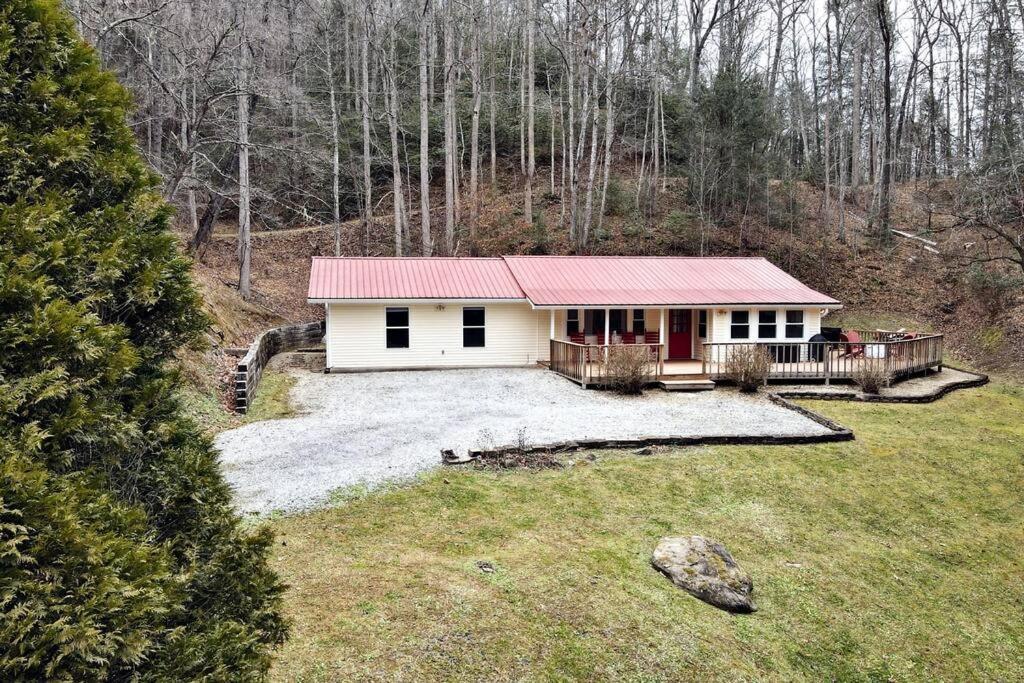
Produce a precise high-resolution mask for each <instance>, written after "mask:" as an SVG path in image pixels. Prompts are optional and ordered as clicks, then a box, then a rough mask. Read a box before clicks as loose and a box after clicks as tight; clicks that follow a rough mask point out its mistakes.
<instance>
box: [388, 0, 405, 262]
mask: <svg viewBox="0 0 1024 683" xmlns="http://www.w3.org/2000/svg"><path fill="white" fill-rule="evenodd" d="M397 23H398V16H397V14H396V12H395V3H394V0H391V12H390V16H389V17H388V65H387V68H386V69H385V70H384V73H385V75H386V78H387V81H388V98H387V99H388V136H389V137H390V138H391V194H392V197H391V204H392V210H393V214H394V222H395V256H401V255H402V253H403V252H404V244H403V242H404V240H405V234H406V229H405V191H404V190H403V189H402V164H401V161H400V159H399V155H398V60H397V59H396V55H395V32H396V24H397Z"/></svg>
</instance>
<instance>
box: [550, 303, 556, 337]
mask: <svg viewBox="0 0 1024 683" xmlns="http://www.w3.org/2000/svg"><path fill="white" fill-rule="evenodd" d="M551 338H552V339H554V338H555V309H553V308H552V309H551Z"/></svg>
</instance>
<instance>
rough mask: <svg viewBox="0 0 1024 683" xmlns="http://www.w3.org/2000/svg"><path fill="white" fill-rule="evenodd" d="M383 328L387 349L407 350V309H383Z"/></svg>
mask: <svg viewBox="0 0 1024 683" xmlns="http://www.w3.org/2000/svg"><path fill="white" fill-rule="evenodd" d="M384 327H385V330H386V331H385V334H386V337H387V347H388V348H389V349H407V348H409V309H408V308H386V309H384Z"/></svg>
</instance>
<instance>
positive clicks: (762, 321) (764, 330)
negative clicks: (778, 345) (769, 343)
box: [757, 311, 778, 339]
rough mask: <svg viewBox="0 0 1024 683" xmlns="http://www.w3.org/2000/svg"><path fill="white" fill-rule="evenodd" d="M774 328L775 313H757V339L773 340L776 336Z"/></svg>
mask: <svg viewBox="0 0 1024 683" xmlns="http://www.w3.org/2000/svg"><path fill="white" fill-rule="evenodd" d="M777 334H778V333H777V331H776V327H775V311H758V312H757V337H758V339H775V337H776V335H777Z"/></svg>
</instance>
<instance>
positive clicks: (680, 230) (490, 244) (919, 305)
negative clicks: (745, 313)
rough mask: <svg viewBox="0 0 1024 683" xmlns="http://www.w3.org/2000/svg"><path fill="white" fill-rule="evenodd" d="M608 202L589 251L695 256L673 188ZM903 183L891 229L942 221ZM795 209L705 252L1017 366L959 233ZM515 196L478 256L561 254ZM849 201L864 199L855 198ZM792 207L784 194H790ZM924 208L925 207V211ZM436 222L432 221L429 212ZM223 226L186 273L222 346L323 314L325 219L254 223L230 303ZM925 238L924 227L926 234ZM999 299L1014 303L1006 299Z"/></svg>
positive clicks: (814, 203) (381, 238)
mask: <svg viewBox="0 0 1024 683" xmlns="http://www.w3.org/2000/svg"><path fill="white" fill-rule="evenodd" d="M615 189H616V191H615V192H613V193H612V197H613V199H615V201H614V202H611V203H610V204H611V205H610V211H609V214H610V215H608V216H607V217H606V219H605V224H604V227H603V229H602V232H601V233H600V234H599V235H598V236H597V237H596V240H595V249H594V250H593V251H594V253H599V254H665V255H697V254H700V253H701V252H700V244H701V237H702V236H701V234H700V228H699V225H700V221H699V220H698V218H697V217H696V216H695V215H693V214H692V213H690V212H689V210H688V207H687V206H686V205H685V204H684V202H683V201H682V198H681V194H682V193H681V192H680V191H679V190H678V188H675V187H673V186H672V185H670V186H669V189H668V191H666V192H665V193H663V194H662V196H661V204H660V207H659V212H658V214H657V216H656V217H655V218H654V219H653V220H652V221H651V223H650V227H645V226H644V222H643V221H642V219H641V217H640V216H639V215H637V213H636V212H635V211H634V210H633V207H632V206H631V200H632V197H631V194H632V192H633V189H632V187H631V186H630V185H629V184H628V183H622V184H621V185H619V184H616V188H615ZM926 189H927V188H922V187H920V186H916V185H914V184H908V185H903V186H900V187H899V188H898V190H897V193H896V202H895V206H894V214H893V218H894V228H895V229H897V230H900V231H904V232H907V233H909V234H914V235H918V234H933V233H928V230H927V228H928V225H931V226H932V227H933V228H935V227H937V226H939V225H941V224H942V221H943V220H946V221H948V217H946V216H944V215H943V214H942V213H941V211H939V210H938V209H936V207H935V202H934V201H929V199H928V195H927V192H926ZM773 192H774V193H775V195H778V196H774V197H773V199H775V200H777V204H780V205H784V204H785V203H786V202H785V201H784V200H786V199H787V197H786V196H784V194H785V192H786V190H785V189H784V188H783V187H782V185H781V184H779V183H776V184H775V185H774V186H773ZM788 199H791V200H792V199H795V200H796V201H795V206H796V208H795V209H793V210H790V211H788V212H786V213H781V214H778V215H777V217H776V218H775V219H773V220H772V222H771V224H769V223H767V222H766V221H765V220H764V219H763V218H762V217H761V216H757V215H754V214H753V213H750V214H748V215H747V216H746V217H742V216H732V217H730V220H729V222H727V223H722V224H721V225H719V226H718V227H715V228H713V229H709V230H707V231H706V233H705V235H704V236H703V238H704V242H705V244H706V247H705V251H704V253H705V254H707V255H760V256H765V257H767V258H769V259H770V260H772V261H773V262H774V263H776V264H777V265H779V266H781V267H783V268H785V269H786V270H788V271H789V272H791V273H793V274H794V275H795V276H797V277H798V278H800V279H802V280H804V281H805V282H807V283H808V284H810V285H811V286H813V287H815V288H816V289H819V290H820V291H823V292H825V293H827V294H830V295H832V296H834V297H836V298H838V299H839V300H840V301H842V302H844V304H845V309H844V311H842V312H841V313H840V314H839V315H840V316H841V319H845V320H849V321H855V322H857V324H861V323H863V324H868V325H881V324H890V323H891V324H892V325H895V326H911V327H912V326H922V327H928V328H931V329H934V330H938V331H941V332H943V333H945V334H946V337H947V345H948V348H949V350H950V351H951V353H952V355H953V356H955V357H956V358H959V359H962V360H965V361H967V362H970V363H972V364H975V365H977V366H979V367H982V368H989V369H1001V370H1007V371H1011V372H1014V373H1016V372H1019V371H1020V370H1021V367H1022V365H1021V363H1022V361H1021V359H1022V358H1024V344H1022V342H1021V341H1020V338H1021V336H1022V335H1021V332H1022V331H1024V311H1022V309H1021V306H1020V304H1019V302H1015V304H1014V305H1011V306H1009V307H1006V308H996V309H995V310H993V308H992V306H991V305H988V304H987V303H986V301H988V299H987V298H986V296H985V292H983V291H977V290H976V288H973V287H972V286H971V283H970V279H969V277H968V271H967V268H966V266H965V265H964V264H963V263H960V262H959V261H958V260H957V259H956V258H955V255H956V254H957V253H958V252H960V251H962V250H963V245H962V242H963V240H964V239H966V238H965V237H964V236H963V235H959V236H957V238H956V239H957V240H959V241H955V240H954V239H953V238H950V237H946V238H942V237H936V241H937V242H938V246H937V251H939V252H940V253H938V254H936V253H933V252H932V251H930V250H928V249H926V248H925V246H926V245H925V244H924V243H922V242H920V241H917V240H913V239H908V238H905V237H899V236H897V237H896V238H895V240H894V243H893V244H892V245H891V246H889V247H887V248H880V247H878V246H876V245H874V244H873V243H872V241H871V240H870V239H869V238H868V237H867V236H866V235H865V231H866V225H865V221H864V217H863V216H864V212H863V210H861V209H859V208H857V207H856V206H854V205H853V204H850V205H848V207H847V211H846V228H847V243H846V244H843V243H840V242H839V241H838V239H837V238H836V231H837V230H836V225H837V222H838V220H837V219H834V220H833V228H832V229H831V230H829V231H827V232H826V231H825V230H824V229H823V218H822V215H823V214H822V193H821V192H820V190H817V189H815V188H813V187H812V186H810V185H809V184H806V183H801V184H799V185H797V186H795V187H792V188H791V189H790V196H789V197H788ZM518 200H519V195H498V196H494V197H492V198H491V199H489V201H486V202H484V206H485V210H484V213H483V214H482V216H481V221H480V233H479V239H478V245H479V246H478V253H479V254H480V255H485V256H486V255H501V254H515V253H569V252H570V245H569V243H568V240H567V239H565V238H564V234H563V233H564V231H561V230H556V229H553V228H550V227H547V228H546V227H543V226H557V225H558V224H559V205H558V202H557V198H556V197H548V198H547V200H546V201H545V202H544V203H543V204H542V207H543V213H542V219H541V220H539V221H538V224H539V225H541V226H542V227H540V228H536V227H535V228H528V227H527V226H526V224H525V222H524V221H522V220H521V215H522V210H521V207H520V206H519V205H518V204H517V203H514V202H517V201H518ZM858 200H859V202H860V203H861V205H863V204H864V203H866V202H868V201H869V198H868V197H866V196H862V197H859V198H858ZM791 205H792V202H791ZM928 206H931V207H932V209H931V213H930V215H929V211H928ZM435 220H436V219H435ZM233 229H234V226H232V225H230V224H222V225H220V226H218V230H217V231H216V233H215V234H214V236H213V238H212V240H211V242H210V244H209V246H208V247H207V249H206V250H205V253H204V254H203V256H202V257H201V258H199V259H198V260H197V261H196V271H197V273H198V274H199V280H200V283H201V284H202V286H203V288H204V291H206V292H207V299H208V303H209V304H210V310H211V313H212V314H213V317H214V318H215V319H216V320H217V321H218V324H219V326H220V327H221V330H222V332H223V335H224V336H223V343H224V344H225V345H240V344H243V343H245V340H246V339H249V338H251V336H252V335H253V334H254V333H255V332H256V331H258V330H259V329H264V328H266V327H269V326H271V325H272V324H276V323H278V322H279V321H289V322H302V321H308V320H315V319H317V318H319V317H321V316H322V315H323V309H322V307H319V306H310V305H308V304H307V303H306V286H307V281H308V275H309V265H310V259H311V258H312V257H313V256H319V255H331V254H332V253H333V241H334V237H333V231H332V230H331V228H330V226H325V225H313V226H308V227H301V228H294V229H286V230H276V231H260V230H257V231H254V234H253V241H252V243H253V257H252V263H253V266H252V267H253V292H254V295H253V297H252V301H251V302H250V303H246V302H242V301H241V299H240V298H239V297H238V296H237V294H236V293H235V291H234V290H233V289H232V286H233V285H235V284H236V283H237V265H236V264H237V261H236V257H235V246H236V241H235V238H234V234H233V232H232V230H233ZM374 229H375V231H376V232H375V234H373V235H371V240H370V244H371V245H372V246H371V248H370V249H369V250H367V249H365V246H364V245H365V243H366V239H365V236H364V235H362V234H361V226H360V224H359V221H348V222H345V223H343V224H342V244H343V248H342V253H343V254H349V255H355V254H363V253H367V251H368V252H369V253H370V254H373V255H381V256H387V255H390V254H391V251H390V248H391V247H390V239H391V226H390V224H389V217H388V216H383V217H381V218H380V219H379V220H378V221H377V223H376V224H375V227H374ZM933 236H934V234H933ZM1011 303H1014V302H1012V301H1011Z"/></svg>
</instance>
